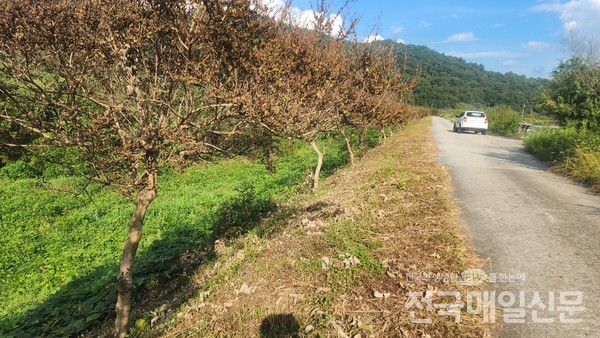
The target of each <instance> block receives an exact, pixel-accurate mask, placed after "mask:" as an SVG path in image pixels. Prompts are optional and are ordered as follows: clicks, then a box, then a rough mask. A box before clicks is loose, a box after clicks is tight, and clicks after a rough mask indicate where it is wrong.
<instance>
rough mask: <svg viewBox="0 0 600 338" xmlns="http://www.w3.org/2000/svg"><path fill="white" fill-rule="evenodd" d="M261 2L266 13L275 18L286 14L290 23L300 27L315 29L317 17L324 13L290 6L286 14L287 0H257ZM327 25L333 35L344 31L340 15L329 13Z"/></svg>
mask: <svg viewBox="0 0 600 338" xmlns="http://www.w3.org/2000/svg"><path fill="white" fill-rule="evenodd" d="M257 1H258V2H259V3H261V4H262V5H263V6H264V7H265V9H266V14H268V15H269V16H271V17H273V18H278V19H281V17H282V16H285V17H286V18H285V19H286V20H287V21H288V23H289V24H293V25H296V26H299V27H303V28H307V29H314V28H315V26H316V23H317V18H319V17H322V16H323V13H319V12H316V11H313V10H310V9H309V10H301V9H299V8H297V7H293V6H292V7H290V8H288V9H287V10H288V13H285V14H284V11H285V10H286V7H287V5H286V2H285V1H283V0H257ZM325 22H326V25H329V26H330V27H331V28H330V32H328V33H329V34H330V35H332V36H339V35H340V34H342V33H344V20H343V19H342V17H341V16H340V15H336V14H329V16H328V17H327V19H326V21H325Z"/></svg>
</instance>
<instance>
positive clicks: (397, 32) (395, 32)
mask: <svg viewBox="0 0 600 338" xmlns="http://www.w3.org/2000/svg"><path fill="white" fill-rule="evenodd" d="M392 29H393V30H394V34H399V33H402V32H404V27H397V26H392Z"/></svg>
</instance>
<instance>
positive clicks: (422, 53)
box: [394, 43, 550, 111]
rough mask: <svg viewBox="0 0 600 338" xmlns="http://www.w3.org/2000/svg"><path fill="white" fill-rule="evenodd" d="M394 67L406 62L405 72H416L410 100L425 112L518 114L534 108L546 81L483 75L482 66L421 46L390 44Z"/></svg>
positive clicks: (500, 74) (547, 81)
mask: <svg viewBox="0 0 600 338" xmlns="http://www.w3.org/2000/svg"><path fill="white" fill-rule="evenodd" d="M394 53H395V54H396V55H397V59H398V64H399V65H402V64H403V63H404V58H405V57H406V58H407V69H408V70H409V71H412V72H416V71H417V70H418V71H420V77H419V81H418V83H417V85H416V87H415V90H414V95H413V96H412V100H413V102H414V104H416V105H419V106H423V107H429V108H456V106H457V105H458V104H460V103H466V104H469V105H471V106H476V107H477V106H479V107H494V106H497V105H508V106H511V107H513V108H514V109H515V110H517V111H520V110H521V107H523V105H524V104H526V105H527V106H530V107H531V106H534V105H535V102H536V100H537V99H538V97H539V94H540V91H541V89H542V88H543V87H544V86H546V85H548V84H549V82H550V81H549V80H546V79H541V78H528V77H526V76H523V75H517V74H514V73H512V72H509V73H506V74H502V73H498V72H491V71H486V70H485V68H484V66H483V65H480V64H476V63H470V62H466V61H465V60H464V59H462V58H457V57H453V56H448V55H444V54H441V53H438V52H436V51H434V50H432V49H430V48H427V47H425V46H416V45H407V44H402V43H394Z"/></svg>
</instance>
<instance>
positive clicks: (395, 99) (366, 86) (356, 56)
mask: <svg viewBox="0 0 600 338" xmlns="http://www.w3.org/2000/svg"><path fill="white" fill-rule="evenodd" d="M397 57H398V56H397V55H396V54H395V53H394V51H393V49H392V46H389V45H386V44H383V43H376V44H366V43H365V44H360V43H356V42H355V43H354V44H353V46H352V49H351V52H350V59H351V64H352V66H351V67H352V72H351V73H352V74H353V77H352V81H351V82H350V87H349V88H348V90H347V91H345V93H346V94H347V95H348V96H350V97H349V98H348V100H346V103H347V104H348V105H347V106H346V107H344V111H343V118H342V126H341V127H340V129H341V131H342V134H343V136H344V138H345V140H346V145H347V147H348V151H349V152H350V154H351V161H352V160H353V159H352V158H353V151H352V149H351V144H350V141H349V139H348V137H347V136H346V134H345V132H344V128H343V126H352V127H355V128H357V129H358V131H359V135H360V137H359V138H360V139H361V140H362V139H363V137H362V135H363V134H364V132H365V130H366V129H367V128H371V127H376V128H379V129H380V130H381V132H382V136H383V137H384V139H385V137H386V136H385V135H386V134H385V130H384V128H385V127H387V126H390V125H398V124H401V123H403V122H405V121H407V120H409V119H410V118H411V117H412V116H414V115H415V111H414V110H413V109H412V108H411V106H410V105H409V100H410V96H411V94H412V90H413V89H414V87H415V86H416V82H417V80H418V77H419V72H418V71H417V74H415V75H414V76H409V75H407V71H406V58H405V60H404V63H403V66H402V67H400V66H399V64H398V60H397ZM360 143H361V144H362V141H361V142H360Z"/></svg>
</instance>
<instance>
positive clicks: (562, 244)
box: [432, 117, 600, 338]
mask: <svg viewBox="0 0 600 338" xmlns="http://www.w3.org/2000/svg"><path fill="white" fill-rule="evenodd" d="M432 133H433V135H434V137H435V139H436V143H437V145H438V147H439V150H440V155H439V161H440V163H442V164H443V165H445V166H446V167H447V168H448V169H449V172H450V175H451V177H452V181H453V185H454V188H455V192H454V195H455V197H456V198H457V199H458V203H459V206H460V208H461V209H462V221H463V224H464V226H465V228H466V230H467V233H468V235H469V239H470V241H471V244H472V245H473V246H474V247H475V250H476V251H477V253H478V254H479V256H480V257H482V258H483V259H485V260H487V262H486V265H485V266H484V267H483V270H485V271H486V273H488V276H489V277H490V279H492V280H493V279H494V277H495V283H491V284H490V287H489V288H488V289H489V291H490V292H489V294H488V295H489V299H490V302H495V305H496V314H497V319H496V320H497V322H500V323H501V324H502V328H501V329H500V332H499V334H500V336H501V337H511V338H512V337H569V338H573V337H600V305H599V302H600V197H599V196H598V195H596V194H594V193H593V192H591V191H590V190H589V189H587V188H585V187H582V186H581V185H579V184H576V183H574V182H572V181H570V180H569V179H567V178H564V177H561V176H559V175H556V174H552V173H550V172H549V171H548V166H547V165H545V164H544V163H542V162H540V161H538V160H536V159H535V158H534V157H533V156H531V155H529V154H528V153H526V152H525V150H524V148H523V145H522V142H521V141H520V140H516V139H510V138H505V137H497V136H490V135H487V136H484V135H481V134H473V133H455V132H452V123H451V122H449V121H447V120H444V119H442V118H438V117H433V121H432ZM492 291H494V292H495V294H492ZM552 299H553V300H554V301H553V302H552ZM513 303H514V304H513ZM541 304H543V306H542V305H541ZM490 309H491V307H490Z"/></svg>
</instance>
